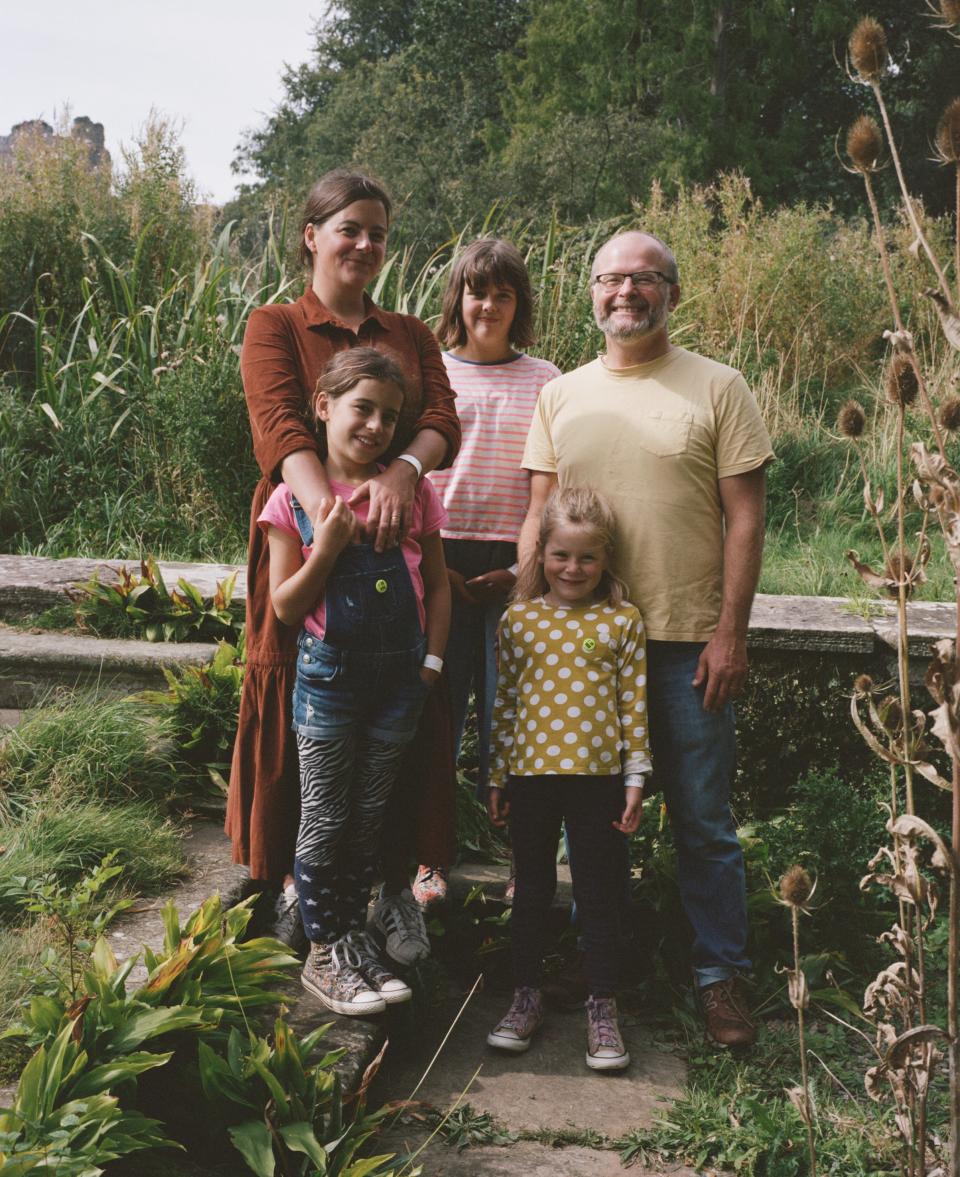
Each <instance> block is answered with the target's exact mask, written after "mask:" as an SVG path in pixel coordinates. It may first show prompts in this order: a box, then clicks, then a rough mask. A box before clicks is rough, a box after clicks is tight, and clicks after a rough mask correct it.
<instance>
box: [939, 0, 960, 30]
mask: <svg viewBox="0 0 960 1177" xmlns="http://www.w3.org/2000/svg"><path fill="white" fill-rule="evenodd" d="M940 15H941V16H942V17H943V21H944V24H945V25H947V27H948V28H951V29H952V28H953V26H954V25H960V0H940Z"/></svg>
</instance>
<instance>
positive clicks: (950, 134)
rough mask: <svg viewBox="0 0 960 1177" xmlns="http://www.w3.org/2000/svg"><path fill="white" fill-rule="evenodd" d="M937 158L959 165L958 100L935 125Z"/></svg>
mask: <svg viewBox="0 0 960 1177" xmlns="http://www.w3.org/2000/svg"><path fill="white" fill-rule="evenodd" d="M958 7H960V3H958ZM937 157H938V158H939V160H940V162H941V163H960V98H954V100H953V101H952V102H950V103H948V104H947V107H946V109H945V110H944V112H943V114H942V115H941V116H940V122H939V123H938V125H937Z"/></svg>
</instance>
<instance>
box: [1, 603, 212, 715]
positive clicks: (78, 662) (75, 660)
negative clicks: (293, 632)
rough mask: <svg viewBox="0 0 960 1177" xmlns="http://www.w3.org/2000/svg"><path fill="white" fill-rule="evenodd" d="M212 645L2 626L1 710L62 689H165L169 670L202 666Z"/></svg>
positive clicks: (26, 704) (126, 691)
mask: <svg viewBox="0 0 960 1177" xmlns="http://www.w3.org/2000/svg"><path fill="white" fill-rule="evenodd" d="M215 651H216V645H215V644H213V643H211V642H146V641H137V640H134V639H129V638H94V637H87V636H85V635H83V634H76V633H51V632H49V631H46V630H23V629H13V628H11V627H9V626H5V625H2V624H0V708H3V709H15V710H19V709H22V708H25V707H31V706H34V705H36V704H37V703H38V702H40V701H41V700H43V698H44V697H46V696H48V695H49V694H50V692H51V691H52V690H54V689H55V688H58V687H85V688H86V687H98V688H103V689H108V690H110V691H112V692H114V691H115V692H117V693H122V694H129V693H131V692H133V691H141V690H144V689H146V688H155V689H163V688H164V687H165V686H166V680H165V679H164V677H163V670H164V668H167V669H173V668H174V667H177V666H202V665H204V664H205V663H207V662H209V661H210V660H211V658H212V657H213V655H214V653H215Z"/></svg>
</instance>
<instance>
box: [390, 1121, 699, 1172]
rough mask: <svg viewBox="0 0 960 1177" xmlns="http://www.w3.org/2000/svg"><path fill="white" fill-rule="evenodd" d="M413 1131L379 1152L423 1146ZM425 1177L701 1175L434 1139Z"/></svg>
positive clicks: (523, 1145) (572, 1151)
mask: <svg viewBox="0 0 960 1177" xmlns="http://www.w3.org/2000/svg"><path fill="white" fill-rule="evenodd" d="M420 1143H421V1142H420V1139H419V1138H418V1136H417V1135H416V1134H415V1133H411V1132H410V1131H409V1130H407V1129H404V1128H395V1129H392V1130H391V1131H390V1132H388V1133H386V1134H385V1135H383V1136H380V1137H378V1138H377V1143H376V1147H377V1152H378V1153H380V1152H398V1153H406V1152H413V1151H415V1150H416V1149H417V1148H419V1147H420ZM415 1163H416V1164H418V1165H421V1166H422V1167H423V1172H424V1177H655V1175H656V1177H699V1175H698V1174H697V1173H696V1171H695V1170H694V1169H688V1168H687V1167H686V1166H683V1165H680V1166H677V1165H668V1166H666V1167H665V1168H658V1169H651V1168H647V1167H645V1166H642V1165H631V1166H630V1168H629V1169H625V1168H624V1167H623V1165H621V1163H620V1156H619V1154H618V1153H617V1152H615V1151H612V1150H610V1149H592V1148H580V1147H579V1146H576V1145H571V1146H567V1147H565V1148H555V1147H554V1146H553V1145H549V1144H537V1143H535V1142H534V1141H528V1140H522V1141H518V1142H517V1143H516V1144H510V1145H504V1146H502V1147H498V1146H487V1145H481V1146H476V1145H471V1146H470V1147H469V1148H465V1149H463V1150H461V1151H459V1152H458V1151H457V1149H456V1148H453V1147H451V1146H450V1145H448V1144H444V1143H442V1142H441V1141H438V1140H434V1141H431V1143H430V1144H428V1145H427V1146H426V1147H425V1148H424V1149H423V1151H422V1152H421V1153H420V1154H419V1156H418V1157H417V1159H416V1162H415Z"/></svg>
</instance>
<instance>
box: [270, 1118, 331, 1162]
mask: <svg viewBox="0 0 960 1177" xmlns="http://www.w3.org/2000/svg"><path fill="white" fill-rule="evenodd" d="M277 1131H278V1132H279V1133H280V1136H281V1137H282V1138H283V1143H284V1144H285V1145H286V1146H287V1148H289V1149H291V1150H292V1151H293V1152H302V1153H305V1154H306V1155H307V1156H308V1157H309V1158H310V1160H311V1161H312V1162H313V1163H314V1165H316V1167H317V1173H318V1174H324V1173H326V1171H327V1154H326V1152H325V1151H324V1147H323V1145H322V1144H321V1143H320V1141H319V1140H317V1137H316V1134H315V1133H314V1131H313V1128H312V1127H311V1125H310V1124H307V1123H306V1122H305V1121H302V1120H301V1121H299V1122H298V1123H295V1124H284V1125H283V1126H282V1127H281V1128H278V1129H277Z"/></svg>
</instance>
